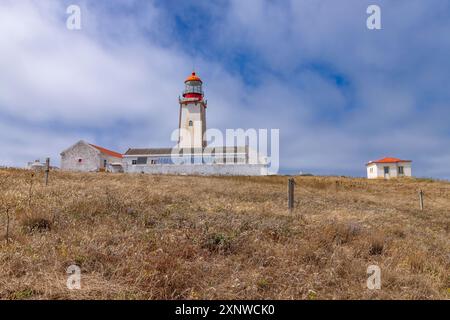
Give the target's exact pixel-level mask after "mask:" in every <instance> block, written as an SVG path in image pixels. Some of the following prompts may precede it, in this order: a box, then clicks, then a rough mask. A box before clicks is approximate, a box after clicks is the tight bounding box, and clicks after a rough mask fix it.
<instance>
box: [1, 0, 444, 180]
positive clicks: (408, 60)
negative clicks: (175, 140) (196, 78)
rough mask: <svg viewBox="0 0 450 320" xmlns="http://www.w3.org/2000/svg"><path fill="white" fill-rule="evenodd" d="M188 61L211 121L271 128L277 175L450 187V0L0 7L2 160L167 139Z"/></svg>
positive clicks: (19, 162)
mask: <svg viewBox="0 0 450 320" xmlns="http://www.w3.org/2000/svg"><path fill="white" fill-rule="evenodd" d="M70 4H77V5H79V6H80V7H81V26H82V29H81V30H78V31H73V30H68V29H67V28H66V19H67V18H68V14H67V13H66V9H67V7H68V6H69V5H70ZM370 4H377V5H379V6H380V7H381V23H382V30H368V29H367V27H366V20H367V17H368V14H367V13H366V9H367V7H368V6H369V5H370ZM193 66H195V69H196V70H197V73H198V74H199V75H200V76H201V77H202V79H203V80H204V82H205V91H206V95H207V99H208V102H209V106H208V110H207V119H208V127H214V128H219V129H221V130H224V129H226V128H267V129H270V128H278V129H280V150H281V156H280V158H281V159H280V161H281V167H282V172H299V171H303V172H312V173H315V174H337V175H354V176H363V175H364V174H365V167H364V164H365V163H366V162H367V161H369V160H373V159H377V158H380V157H383V156H396V157H399V158H406V159H411V160H413V161H414V163H413V166H414V167H413V170H414V173H415V174H416V175H418V176H424V177H435V178H444V179H450V2H449V1H448V0H430V1H423V0H395V1H394V0H386V1H383V0H371V1H365V0H341V1H337V0H314V1H312V0H291V1H288V0H286V1H273V0H245V1H242V0H235V1H233V0H230V1H225V0H217V1H210V0H204V1H201V0H196V1H175V0H164V1H163V0H160V1H157V0H155V1H150V0H149V1H144V0H143V1H137V0H136V1H134V0H121V1H118V0H117V1H110V0H108V1H106V0H103V1H102V0H90V1H89V0H85V1H76V0H71V1H59V0H53V1H52V0H40V1H27V0H21V1H16V0H0V165H8V166H24V165H25V164H26V162H27V161H31V160H33V159H36V158H43V157H46V156H50V157H51V158H52V159H58V161H57V162H59V152H60V151H62V150H63V149H65V148H66V147H68V146H70V145H71V144H73V143H74V142H76V141H78V140H80V139H85V140H87V141H89V142H92V143H95V144H99V145H101V146H104V147H107V148H110V149H113V150H117V151H120V152H124V151H125V150H126V149H127V148H128V147H161V146H171V145H172V142H171V141H170V134H171V132H172V131H173V129H175V128H176V126H177V125H178V96H179V95H180V93H181V91H182V90H183V81H184V79H185V78H186V76H187V75H189V73H190V72H191V71H192V69H193Z"/></svg>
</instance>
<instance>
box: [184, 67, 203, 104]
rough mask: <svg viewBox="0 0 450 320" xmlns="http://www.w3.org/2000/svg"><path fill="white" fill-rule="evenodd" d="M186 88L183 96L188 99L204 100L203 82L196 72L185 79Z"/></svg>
mask: <svg viewBox="0 0 450 320" xmlns="http://www.w3.org/2000/svg"><path fill="white" fill-rule="evenodd" d="M184 83H185V89H184V91H183V97H184V98H187V99H197V100H199V101H200V100H203V88H202V87H203V82H202V79H200V78H199V77H198V76H197V75H196V74H195V72H192V74H191V75H190V76H189V77H188V78H187V79H186V80H185V81H184Z"/></svg>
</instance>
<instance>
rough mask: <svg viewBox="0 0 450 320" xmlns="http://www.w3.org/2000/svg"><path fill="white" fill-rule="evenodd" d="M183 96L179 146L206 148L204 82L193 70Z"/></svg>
mask: <svg viewBox="0 0 450 320" xmlns="http://www.w3.org/2000/svg"><path fill="white" fill-rule="evenodd" d="M184 83H185V89H184V91H183V97H182V98H180V99H179V101H180V118H179V126H178V127H179V129H180V136H179V139H178V147H179V148H196V149H197V148H205V147H206V140H205V131H206V106H207V102H206V101H205V100H204V94H203V88H202V85H203V82H202V80H201V79H200V78H199V77H198V76H197V75H196V74H195V72H192V74H191V75H190V76H189V77H188V78H187V79H186V81H185V82H184Z"/></svg>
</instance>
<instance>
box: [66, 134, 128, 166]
mask: <svg viewBox="0 0 450 320" xmlns="http://www.w3.org/2000/svg"><path fill="white" fill-rule="evenodd" d="M61 170H67V171H83V172H95V171H112V172H121V171H123V169H122V154H121V153H118V152H115V151H111V150H108V149H106V148H103V147H99V146H96V145H94V144H91V143H87V142H85V141H83V140H80V141H78V142H77V143H75V144H74V145H72V146H71V147H69V148H67V149H66V150H64V151H63V152H61Z"/></svg>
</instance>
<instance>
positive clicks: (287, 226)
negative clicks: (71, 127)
mask: <svg viewBox="0 0 450 320" xmlns="http://www.w3.org/2000/svg"><path fill="white" fill-rule="evenodd" d="M295 180H296V184H297V185H296V191H295V198H296V208H295V210H294V211H293V212H292V213H289V212H288V211H287V210H286V188H287V178H286V177H280V176H274V177H187V176H150V175H123V174H108V173H95V174H94V173H92V174H77V173H62V172H52V173H51V176H50V184H49V186H47V187H45V186H44V185H43V173H36V175H35V176H34V177H33V176H32V175H31V172H30V171H25V170H14V169H0V190H1V193H0V298H2V299H183V298H186V299H448V298H450V291H449V290H450V289H449V288H450V279H449V275H450V274H449V270H450V256H449V254H450V244H449V231H450V183H448V182H438V181H433V180H417V179H404V180H403V179H402V180H392V181H368V180H365V179H350V178H338V177H296V178H295ZM419 189H423V190H424V192H425V209H424V211H420V209H419V201H418V195H417V193H418V190H419ZM7 213H8V214H7ZM8 215H9V220H10V222H9V230H8V235H7V227H8V222H7V221H8ZM72 264H77V265H78V266H80V267H81V271H82V275H81V289H80V290H72V291H71V290H68V289H67V287H66V280H67V277H68V275H67V274H66V269H67V267H68V266H70V265H72ZM369 265H378V266H379V267H380V268H381V280H382V287H381V290H369V289H367V286H366V281H367V277H368V275H367V273H366V272H367V267H368V266H369Z"/></svg>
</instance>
